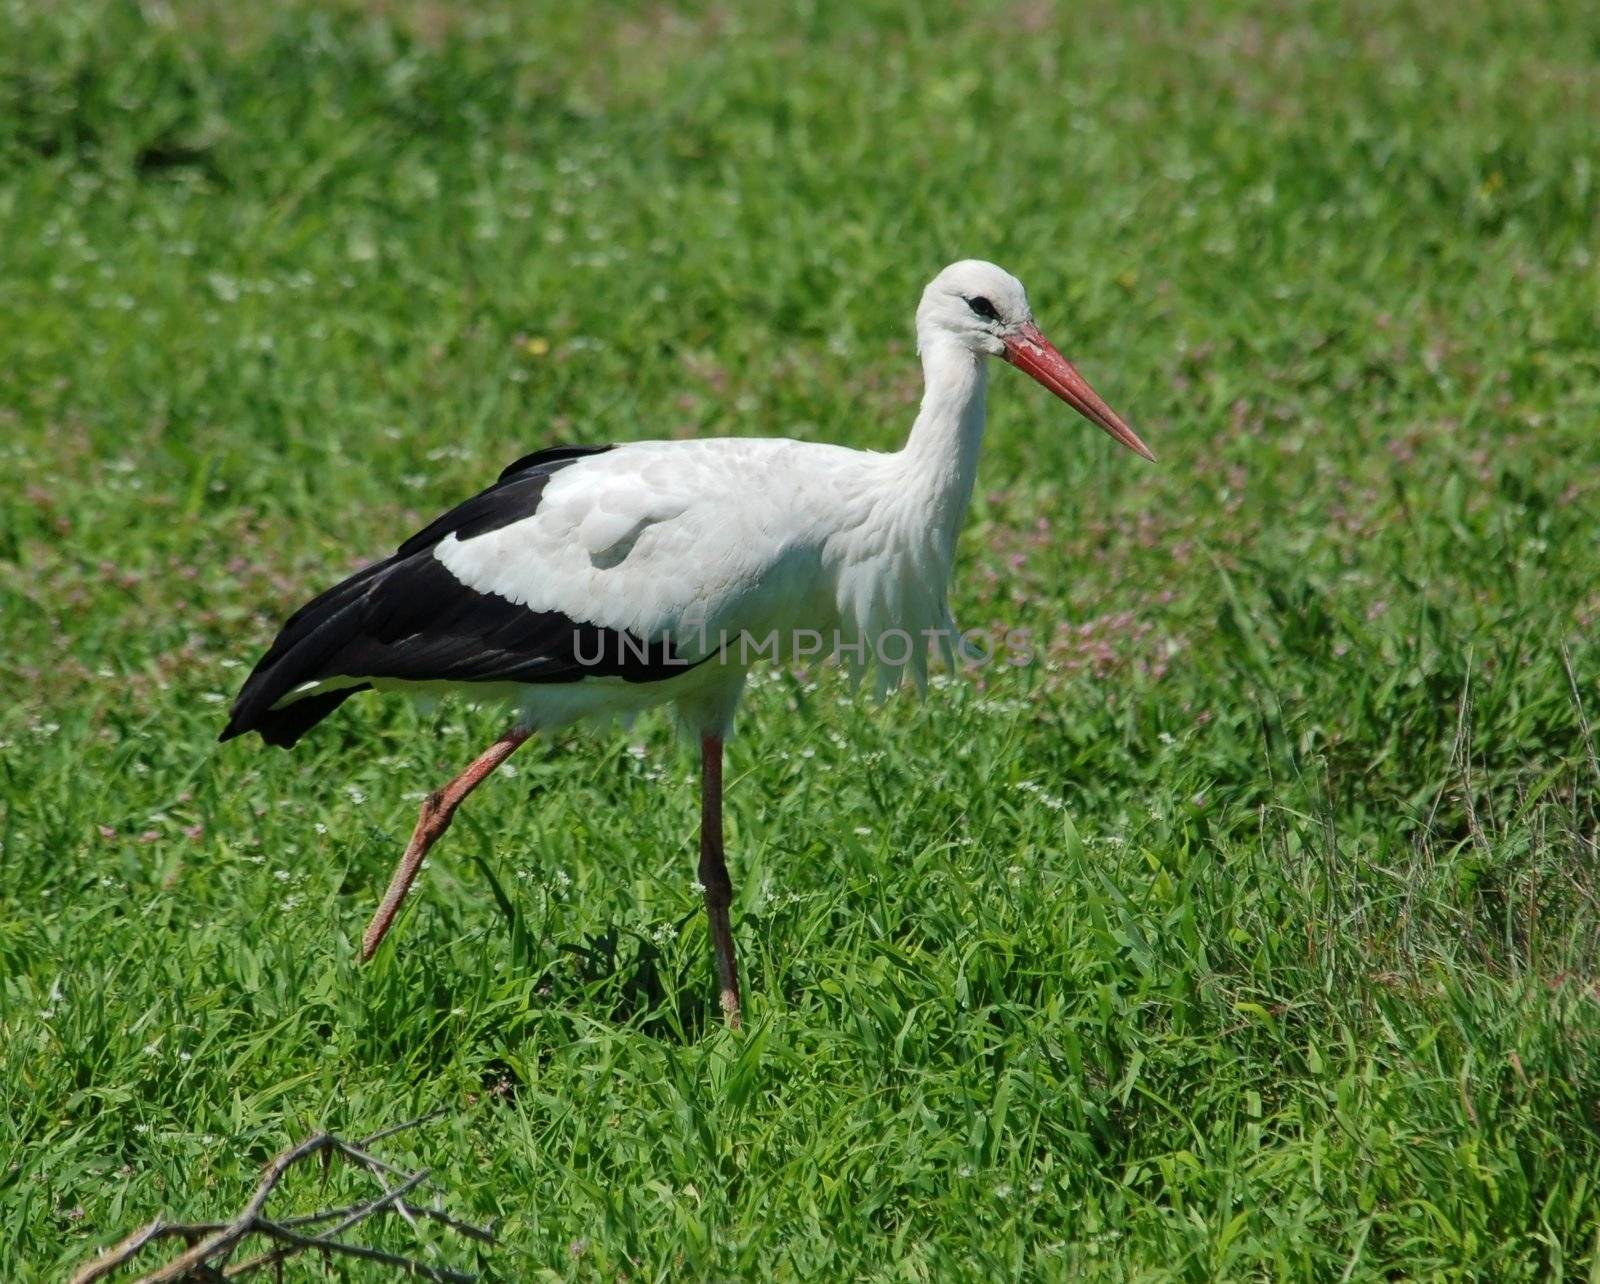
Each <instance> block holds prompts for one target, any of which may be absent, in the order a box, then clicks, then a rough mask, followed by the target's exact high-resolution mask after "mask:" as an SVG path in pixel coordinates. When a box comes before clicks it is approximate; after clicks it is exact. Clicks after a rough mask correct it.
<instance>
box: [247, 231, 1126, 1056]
mask: <svg viewBox="0 0 1600 1284" xmlns="http://www.w3.org/2000/svg"><path fill="white" fill-rule="evenodd" d="M916 323H917V350H918V352H919V354H920V356H921V359H922V372H923V379H924V393H923V397H922V404H921V408H920V409H919V410H918V412H917V417H916V421H915V422H914V423H913V424H912V427H911V434H910V437H909V438H908V440H907V441H906V444H905V446H904V448H903V449H901V450H898V451H894V452H878V451H866V450H852V449H847V448H846V447H843V446H834V445H825V444H821V443H816V442H808V441H795V440H790V439H787V438H737V437H735V438H719V439H713V440H698V441H642V442H630V443H627V444H624V445H617V446H558V447H555V448H552V449H547V450H540V451H536V452H534V453H533V454H531V455H527V456H525V457H523V458H522V459H519V460H517V461H516V462H515V463H513V464H512V465H510V467H508V468H506V469H505V471H504V472H502V473H501V474H500V477H499V480H497V481H496V482H495V483H494V484H493V485H492V486H490V487H489V488H488V489H486V490H484V491H482V492H481V493H479V494H477V495H474V496H473V497H472V498H470V499H468V500H466V501H465V502H463V503H461V504H459V505H458V506H457V507H455V508H453V509H451V510H450V511H449V512H447V513H445V514H444V516H442V517H440V518H438V519H437V520H436V521H434V522H432V523H431V524H429V525H428V526H426V527H424V528H423V529H422V530H421V531H419V532H417V533H416V534H415V535H413V536H412V537H411V538H410V539H408V540H406V542H405V543H403V544H401V545H400V547H399V548H398V549H397V550H396V551H395V553H394V554H393V555H392V556H390V557H386V558H384V559H383V560H382V561H380V562H375V563H373V564H372V565H371V566H368V567H367V568H366V569H364V570H361V571H357V572H356V573H355V574H354V575H352V576H350V577H349V578H348V579H346V580H344V581H343V582H342V583H339V584H336V585H334V586H333V587H332V588H330V589H328V590H327V591H326V592H324V593H322V594H320V595H319V596H317V597H315V598H313V599H312V600H311V601H309V602H307V603H306V604H305V605H304V606H302V607H301V608H300V609H299V610H298V611H296V612H295V613H294V614H293V615H292V616H290V617H289V619H288V620H287V622H285V624H284V625H283V628H282V629H281V631H280V632H279V633H278V635H277V638H276V640H275V641H274V642H273V643H272V645H271V647H270V648H269V649H268V650H267V652H266V654H265V655H264V656H262V658H261V660H260V662H259V663H258V664H257V665H256V666H255V669H254V670H253V671H252V672H251V674H250V676H249V678H248V679H247V680H246V681H245V683H244V686H243V688H242V689H241V690H240V692H239V695H238V698H237V699H236V700H235V701H234V704H233V708H232V714H231V717H230V718H229V720H228V725H227V727H226V728H225V729H224V730H223V732H222V736H221V738H222V739H223V740H228V739H231V738H232V737H234V736H238V735H241V734H243V733H244V732H247V731H254V732H257V733H258V734H259V735H260V736H261V739H262V740H264V741H265V742H266V743H267V744H271V745H280V746H284V747H288V746H291V745H293V744H294V743H295V742H296V741H298V740H299V739H300V737H301V736H303V735H305V734H306V732H307V731H309V730H310V729H311V728H312V727H313V726H315V725H316V724H317V723H319V722H321V721H322V719H324V718H326V717H327V716H328V715H329V714H330V713H332V712H333V711H334V710H335V709H336V708H338V706H339V705H341V704H343V703H344V702H345V701H346V700H348V699H349V698H350V697H351V696H353V695H355V694H356V693H357V692H360V691H366V690H368V689H373V690H378V691H403V692H411V693H413V694H420V695H425V696H435V695H437V694H439V693H441V692H447V691H458V692H465V693H467V694H469V695H470V696H471V697H472V698H473V699H475V700H477V701H479V702H485V701H488V702H498V703H502V704H503V705H505V706H507V707H508V709H509V717H510V726H509V729H508V730H507V731H506V732H505V734H504V735H502V736H501V737H500V738H499V739H498V740H496V741H495V742H494V743H493V744H492V745H490V746H489V747H488V749H486V750H485V751H484V752H483V754H481V755H480V756H479V757H478V758H477V759H475V760H474V761H473V762H472V763H470V764H469V765H468V766H467V767H466V769H465V770H464V771H462V772H461V774H460V775H458V776H456V777H455V779H453V780H451V781H450V782H449V783H448V784H446V785H444V786H443V787H442V788H440V789H437V790H435V791H434V792H432V793H430V794H429V795H428V796H427V798H426V800H425V801H424V802H423V804H422V811H421V814H420V816H419V817H418V819H417V824H416V828H415V831H414V832H413V833H412V835H411V841H410V842H409V843H408V844H407V845H406V849H405V852H404V853H403V854H402V856H401V858H400V861H399V864H398V865H397V866H396V868H395V871H394V875H393V877H392V879H391V880H390V883H389V887H388V890H387V892H386V893H385V895H384V897H383V900H382V902H381V903H380V905H379V907H378V909H377V912H376V913H375V914H374V916H373V918H372V921H371V924H370V925H369V926H368V928H367V930H366V933H365V934H364V936H363V938H362V946H361V957H362V958H363V960H366V959H370V958H371V957H372V955H373V953H374V952H375V951H376V950H377V949H378V946H379V944H380V943H381V942H382V940H383V938H384V934H385V933H386V932H387V931H388V930H389V926H390V924H391V923H392V922H393V921H394V917H395V914H396V913H397V912H398V910H399V908H400V905H401V902H402V901H403V900H404V899H405V896H406V893H407V892H408V891H409V890H410V887H411V884H412V881H413V879H415V877H416V874H417V870H418V868H419V867H420V866H421V864H422V861H423V858H424V857H425V856H426V855H427V853H428V850H429V848H431V847H432V846H433V844H434V843H435V842H437V841H438V839H439V837H440V835H441V834H443V833H444V832H445V830H446V829H447V828H448V827H449V825H450V821H451V818H452V817H453V816H454V815H455V812H456V808H458V807H459V806H460V805H461V802H462V800H463V799H464V798H466V796H467V795H468V794H469V793H471V792H472V790H473V789H475V788H476V787H477V786H478V785H479V784H481V783H482V782H483V780H484V779H485V778H486V777H487V776H488V775H489V774H490V773H491V772H493V771H494V770H495V768H496V767H498V766H499V765H500V764H501V763H503V762H504V761H505V760H506V759H507V758H508V757H510V755H511V754H512V753H513V752H515V750H516V749H517V747H518V746H519V745H521V744H522V743H523V742H524V741H526V740H527V739H528V738H529V737H530V736H532V735H534V734H536V733H540V732H550V731H553V730H555V729H557V728H560V727H564V726H566V725H568V724H570V723H573V722H577V721H580V720H591V719H601V720H603V719H606V718H609V717H614V716H620V717H622V718H624V719H628V718H631V717H632V716H634V715H636V714H638V713H640V712H641V711H643V710H645V709H648V708H651V707H654V706H658V705H670V706H672V707H673V708H674V709H675V711H676V713H677V716H678V720H679V722H680V724H681V726H682V727H683V728H684V730H685V731H686V732H688V733H689V734H691V735H692V736H694V737H695V738H696V739H697V740H698V742H699V746H700V755H701V787H700V807H701V811H700V865H699V882H700V884H701V886H702V887H703V889H704V895H705V903H706V912H707V916H708V918H709V923H710V936H711V942H712V948H713V952H714V955H715V961H716V971H717V981H718V985H719V1001H720V1006H721V1008H722V1011H723V1013H724V1015H725V1018H726V1020H727V1022H728V1024H729V1025H730V1026H737V1025H738V1023H739V1003H740V999H739V973H738V966H737V961H736V958H735V954H734V944H733V931H732V927H731V925H730V923H729V920H728V907H729V905H730V903H731V901H732V898H733V887H732V883H731V881H730V879H729V877H728V867H727V862H726V857H725V854H724V851H723V839H722V760H723V745H724V743H725V741H726V739H727V737H728V735H729V733H730V731H731V729H732V724H733V719H734V712H735V709H736V708H737V706H738V703H739V697H740V693H741V691H742V690H743V687H744V684H745V677H746V674H747V672H748V671H749V668H750V666H751V665H752V664H753V663H754V662H755V661H756V660H757V659H758V658H770V659H776V660H778V661H780V662H783V661H786V660H790V659H792V658H793V657H794V656H796V655H797V654H805V653H806V652H808V651H814V650H815V647H814V645H813V644H812V641H811V640H812V639H815V638H831V639H833V641H834V642H835V645H836V648H837V650H838V653H839V654H840V656H841V657H843V658H844V659H846V660H847V661H848V662H849V663H850V665H851V667H852V668H853V669H855V670H856V671H857V673H858V674H859V673H860V671H862V670H864V669H865V668H868V667H875V668H876V679H875V685H876V687H877V689H878V691H879V693H880V694H883V693H887V692H888V691H890V690H892V689H893V688H895V687H897V686H899V685H900V683H901V681H902V678H903V677H904V676H905V674H906V673H907V671H909V673H910V674H911V676H912V677H913V678H914V679H915V680H916V682H917V683H918V685H919V686H920V685H921V684H922V683H923V682H924V681H925V678H926V665H927V658H928V650H929V647H928V645H927V642H926V641H925V639H935V640H937V641H938V643H939V647H940V650H941V651H943V653H944V655H945V657H946V659H947V660H948V659H950V658H951V653H952V651H953V650H954V649H955V645H954V644H955V639H956V638H957V636H958V635H957V634H956V630H955V625H954V623H953V621H952V619H951V616H950V610H949V607H948V605H947V601H946V596H947V589H948V586H949V582H950V574H951V568H952V563H953V560H954V557H955V549H956V537H957V534H958V532H959V530H960V526H961V522H962V519H963V517H964V515H965V513H966V510H967V505H968V502H969V500H970V498H971V495H972V486H973V480H974V478H975V476H976V473H977V467H978V453H979V446H980V444H981V441H982V438H983V425H984V395H985V388H986V380H987V369H988V361H989V358H990V357H1000V358H1001V359H1003V360H1005V361H1007V362H1009V363H1010V364H1011V365H1014V366H1016V367H1017V368H1019V369H1021V370H1023V371H1026V372H1027V373H1028V374H1029V375H1031V376H1032V377H1033V378H1034V379H1036V380H1038V382H1039V383H1041V384H1043V385H1044V386H1045V387H1046V388H1048V389H1049V390H1050V391H1051V392H1053V393H1054V394H1055V395H1056V396H1058V397H1059V398H1061V399H1062V400H1063V401H1065V402H1066V403H1067V404H1068V405H1069V406H1071V407H1072V408H1073V409H1074V410H1076V411H1077V412H1078V413H1079V414H1081V415H1082V416H1084V417H1085V418H1086V419H1088V420H1089V421H1090V422H1091V423H1094V424H1096V425H1098V426H1099V427H1100V428H1102V429H1104V430H1105V431H1106V432H1107V433H1109V434H1110V435H1111V436H1112V437H1113V438H1115V439H1116V440H1117V441H1119V442H1121V443H1122V444H1123V445H1124V446H1127V447H1128V448H1129V449H1131V450H1133V451H1136V452H1137V453H1138V454H1140V455H1142V456H1144V458H1146V459H1150V460H1154V458H1155V456H1154V455H1153V454H1151V453H1150V450H1149V448H1148V447H1147V446H1146V445H1145V444H1144V442H1142V441H1141V440H1140V439H1139V437H1138V436H1137V435H1136V434H1135V433H1134V431H1133V430H1132V429H1131V428H1129V427H1128V425H1127V424H1125V423H1124V422H1123V421H1122V420H1121V419H1120V418H1118V416H1117V415H1116V413H1115V412H1114V411H1113V410H1112V409H1111V408H1110V407H1109V406H1108V405H1106V403H1105V402H1104V401H1102V400H1101V399H1100V397H1099V396H1098V394H1096V393H1095V391H1094V390H1093V389H1092V388H1091V387H1090V386H1089V385H1088V383H1087V382H1085V380H1084V379H1083V377H1082V376H1081V375H1079V373H1078V372H1077V371H1076V370H1075V369H1074V368H1073V367H1072V365H1071V364H1070V363H1069V362H1068V361H1067V360H1066V358H1064V357H1063V356H1062V355H1061V354H1060V353H1059V352H1058V351H1057V350H1056V349H1055V348H1054V347H1052V346H1051V344H1050V343H1049V341H1048V340H1047V339H1046V338H1045V337H1044V335H1043V334H1042V333H1041V332H1040V330H1039V327H1038V326H1037V325H1036V324H1035V322H1034V319H1033V314H1032V312H1031V311H1030V310H1029V308H1028V299H1027V295H1026V293H1025V292H1024V290H1023V288H1022V283H1021V282H1020V281H1018V280H1017V279H1016V278H1015V277H1014V276H1012V275H1011V274H1010V273H1008V272H1005V271H1003V270H1001V269H1000V268H998V267H996V266H995V265H994V264H992V263H985V262H982V261H979V260H972V259H968V260H964V261H962V262H959V263H953V264H951V265H950V266H949V267H947V268H945V269H944V271H942V272H940V273H939V275H938V276H936V277H935V278H934V279H933V281H932V282H931V283H930V284H929V285H928V286H927V288H926V289H925V290H924V291H923V293H922V300H921V303H920V304H919V305H918V308H917V322H916ZM891 636H893V638H894V645H893V646H892V647H891V646H890V645H888V644H887V643H888V641H889V639H890V638H891ZM918 641H921V645H910V643H914V642H918Z"/></svg>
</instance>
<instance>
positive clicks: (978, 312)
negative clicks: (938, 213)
mask: <svg viewBox="0 0 1600 1284" xmlns="http://www.w3.org/2000/svg"><path fill="white" fill-rule="evenodd" d="M952 341H953V342H955V343H957V344H959V345H960V346H961V347H963V348H965V349H967V350H968V351H969V352H973V353H976V354H978V355H979V356H989V357H1001V358H1003V359H1004V360H1006V361H1009V362H1010V363H1011V364H1012V365H1014V366H1016V367H1017V369H1019V370H1023V371H1026V372H1027V373H1028V374H1030V375H1032V376H1033V378H1034V379H1036V380H1038V382H1039V383H1041V384H1043V385H1044V386H1045V387H1046V388H1048V389H1050V391H1051V392H1053V393H1055V395H1056V396H1058V397H1060V398H1061V400H1063V401H1064V402H1066V403H1067V404H1068V405H1069V406H1071V407H1072V408H1073V409H1074V410H1076V411H1077V412H1078V413H1079V414H1080V415H1082V416H1083V417H1084V418H1085V419H1087V420H1088V421H1089V422H1090V423H1092V424H1096V425H1098V426H1099V427H1101V428H1103V429H1105V431H1106V432H1108V433H1109V434H1110V435H1111V436H1113V437H1115V438H1116V439H1117V440H1118V441H1120V442H1121V443H1122V444H1123V445H1124V446H1126V447H1127V448H1128V449H1129V450H1131V451H1134V452H1135V453H1137V454H1140V455H1143V456H1144V457H1145V458H1146V459H1151V460H1153V459H1154V458H1155V455H1153V454H1152V453H1151V452H1150V448H1149V447H1148V446H1146V445H1145V444H1144V442H1142V441H1140V440H1139V435H1138V434H1137V433H1135V432H1134V431H1133V429H1132V428H1130V427H1128V425H1127V424H1125V423H1123V422H1122V420H1121V418H1120V417H1119V416H1118V415H1117V412H1116V411H1114V410H1112V409H1111V407H1110V406H1108V405H1106V403H1105V402H1104V401H1102V400H1101V399H1100V395H1099V394H1098V393H1097V392H1095V390H1094V389H1093V388H1091V387H1090V386H1089V384H1088V382H1087V380H1085V379H1084V377H1083V376H1082V375H1080V374H1079V373H1078V372H1077V371H1076V370H1075V369H1073V367H1072V363H1071V362H1070V361H1068V360H1067V359H1066V358H1065V357H1063V356H1062V355H1061V354H1060V353H1059V352H1057V351H1056V350H1055V348H1054V347H1053V346H1052V345H1051V343H1050V341H1049V340H1048V339H1046V338H1045V337H1044V335H1043V334H1042V333H1040V331H1039V327H1038V325H1036V324H1035V323H1034V319H1033V313H1032V311H1031V310H1030V309H1029V308H1028V293H1027V291H1026V290H1024V289H1023V288H1022V282H1021V281H1019V280H1017V278H1016V277H1014V276H1012V275H1011V273H1009V272H1007V271H1006V270H1005V269H1004V268H999V267H996V266H995V265H994V264H993V263H986V262H984V261H983V260H982V259H962V260H961V261H960V262H959V263H952V264H951V265H950V266H949V267H947V268H945V270H944V271H943V272H941V273H939V275H938V276H936V277H934V278H933V280H932V281H930V282H928V288H927V289H926V290H924V291H923V292H922V302H921V303H920V304H919V305H918V306H917V347H918V348H919V349H921V350H922V351H924V352H926V351H927V350H928V349H929V347H930V346H932V345H934V344H936V343H940V342H945V343H948V342H952Z"/></svg>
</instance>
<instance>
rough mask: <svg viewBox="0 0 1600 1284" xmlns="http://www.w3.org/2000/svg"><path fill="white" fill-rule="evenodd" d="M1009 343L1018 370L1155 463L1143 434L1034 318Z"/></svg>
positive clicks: (1010, 358)
mask: <svg viewBox="0 0 1600 1284" xmlns="http://www.w3.org/2000/svg"><path fill="white" fill-rule="evenodd" d="M1005 344H1006V353H1005V356H1006V360H1007V361H1009V362H1010V363H1011V364H1012V365H1014V366H1016V368H1017V369H1018V370H1023V371H1026V372H1027V373H1028V374H1030V375H1032V376H1033V377H1034V378H1035V379H1036V380H1038V381H1039V382H1040V383H1042V384H1043V385H1044V386H1045V387H1046V388H1048V389H1050V391H1051V392H1053V393H1055V394H1056V396H1058V397H1060V398H1061V400H1062V401H1064V402H1066V403H1067V405H1069V406H1071V407H1072V408H1073V409H1074V410H1076V411H1077V412H1078V413H1079V414H1080V415H1082V416H1083V417H1084V418H1085V419H1087V420H1088V421H1089V422H1090V423H1092V424H1097V425H1098V426H1099V427H1101V428H1104V429H1105V430H1106V432H1108V433H1109V434H1110V435H1111V436H1113V437H1115V438H1116V439H1117V440H1118V441H1120V442H1121V443H1122V444H1123V445H1124V446H1126V447H1127V448H1128V449H1129V450H1131V451H1133V453H1134V454H1136V455H1143V456H1144V457H1145V458H1146V459H1148V460H1150V462H1151V463H1154V462H1155V458H1156V457H1155V454H1154V453H1153V452H1152V451H1151V449H1150V447H1148V446H1146V445H1145V444H1144V442H1142V441H1140V440H1139V434H1138V433H1136V432H1134V430H1133V429H1132V428H1130V427H1128V425H1127V424H1125V423H1123V422H1122V419H1121V417H1120V416H1119V415H1118V414H1117V412H1116V411H1115V410H1113V409H1112V408H1111V407H1110V406H1108V405H1106V403H1105V402H1104V401H1102V400H1101V399H1100V394H1099V393H1098V392H1096V391H1095V390H1094V389H1093V388H1091V387H1090V386H1089V381H1088V380H1087V379H1085V378H1084V377H1083V376H1082V375H1081V374H1079V373H1078V372H1077V371H1076V370H1074V369H1073V368H1072V362H1070V361H1068V360H1067V359H1066V358H1065V357H1064V356H1062V355H1061V354H1060V353H1059V352H1057V351H1056V350H1055V347H1054V345H1052V344H1051V342H1050V340H1048V339H1046V338H1045V337H1044V335H1042V334H1041V333H1040V332H1039V327H1038V326H1036V325H1034V323H1033V322H1032V321H1030V322H1028V324H1027V325H1025V326H1023V327H1022V329H1020V330H1019V331H1018V332H1017V333H1016V334H1014V335H1009V336H1007V338H1006V340H1005Z"/></svg>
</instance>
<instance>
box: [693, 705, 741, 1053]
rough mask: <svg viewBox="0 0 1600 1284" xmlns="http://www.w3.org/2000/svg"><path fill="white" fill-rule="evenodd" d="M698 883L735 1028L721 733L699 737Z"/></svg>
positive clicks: (735, 986) (736, 980)
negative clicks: (703, 891) (723, 839)
mask: <svg viewBox="0 0 1600 1284" xmlns="http://www.w3.org/2000/svg"><path fill="white" fill-rule="evenodd" d="M700 886H701V887H703V888H705V893H706V916H707V917H708V918H709V919H710V920H711V948H712V949H713V950H715V951H716V955H717V984H718V986H719V987H720V988H721V991H722V994H721V998H722V1015H723V1016H724V1017H726V1018H727V1021H728V1028H729V1029H730V1030H737V1029H738V1028H739V965H738V963H737V962H736V961H735V960H734V957H733V928H732V926H731V925H730V924H729V923H728V906H729V905H731V904H732V903H733V882H732V880H730V879H729V877H728V862H727V860H726V859H725V858H724V857H723V853H722V737H721V736H706V737H705V738H704V739H702V740H701V741H700Z"/></svg>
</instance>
